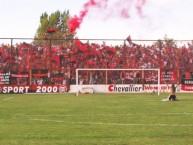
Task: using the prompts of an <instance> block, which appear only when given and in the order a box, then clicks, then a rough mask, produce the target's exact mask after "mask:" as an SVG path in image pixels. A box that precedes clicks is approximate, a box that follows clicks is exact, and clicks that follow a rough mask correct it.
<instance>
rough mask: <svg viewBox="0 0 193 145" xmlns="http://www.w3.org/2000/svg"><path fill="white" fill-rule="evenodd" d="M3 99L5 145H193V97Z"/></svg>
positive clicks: (0, 119) (0, 127) (0, 137)
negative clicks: (168, 99)
mask: <svg viewBox="0 0 193 145" xmlns="http://www.w3.org/2000/svg"><path fill="white" fill-rule="evenodd" d="M167 95H168V94H166V93H165V94H164V93H161V94H160V96H158V95H157V94H148V93H147V94H79V96H76V95H75V94H1V95H0V144H1V145H66V144H67V145H111V144H112V145H192V143H193V105H192V104H193V94H190V93H186V94H177V98H178V99H179V101H173V102H162V101H161V100H162V99H163V98H166V97H167Z"/></svg>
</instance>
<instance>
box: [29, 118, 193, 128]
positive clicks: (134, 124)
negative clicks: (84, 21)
mask: <svg viewBox="0 0 193 145" xmlns="http://www.w3.org/2000/svg"><path fill="white" fill-rule="evenodd" d="M31 120H33V121H42V122H54V123H67V124H86V125H87V124H91V125H114V126H165V127H167V126H168V127H192V126H193V124H136V123H104V122H69V121H63V120H48V119H31Z"/></svg>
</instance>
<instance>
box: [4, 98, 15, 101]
mask: <svg viewBox="0 0 193 145" xmlns="http://www.w3.org/2000/svg"><path fill="white" fill-rule="evenodd" d="M13 98H14V97H9V98H5V99H3V101H7V100H10V99H13Z"/></svg>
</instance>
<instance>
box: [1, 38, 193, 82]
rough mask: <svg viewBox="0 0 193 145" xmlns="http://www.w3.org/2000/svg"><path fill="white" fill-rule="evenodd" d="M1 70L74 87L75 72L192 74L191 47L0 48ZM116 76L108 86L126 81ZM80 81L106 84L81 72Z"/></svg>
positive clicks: (102, 76)
mask: <svg viewBox="0 0 193 145" xmlns="http://www.w3.org/2000/svg"><path fill="white" fill-rule="evenodd" d="M157 42H159V41H157ZM160 42H161V41H160ZM160 44H161V43H160ZM0 68H1V69H0V73H3V72H7V71H11V72H12V73H13V74H29V77H30V74H31V78H32V81H31V83H33V84H38V83H41V84H44V83H45V84H46V83H51V84H66V83H71V84H73V83H75V70H76V68H112V69H113V68H124V69H125V68H160V69H162V70H179V71H180V72H181V73H183V72H192V71H193V45H192V44H190V43H188V44H185V45H183V46H177V45H171V44H170V45H169V44H168V45H167V44H166V45H165V46H162V45H158V43H153V44H151V45H145V44H143V45H141V44H137V43H134V42H133V41H131V39H130V38H129V37H128V39H126V40H124V41H123V44H122V45H116V46H109V45H106V44H105V42H103V43H102V44H97V43H90V42H89V41H88V42H86V43H82V42H81V41H80V40H79V39H74V40H73V41H72V42H69V43H65V44H59V45H41V46H37V45H34V44H33V43H25V42H23V43H19V44H15V45H7V44H0ZM31 70H39V74H45V72H44V73H42V70H47V72H46V74H47V77H45V76H41V75H39V76H38V73H35V74H34V73H31ZM149 73H150V72H149ZM109 75H112V74H109ZM117 75H118V76H119V77H117ZM117 75H112V77H111V79H109V80H108V83H112V82H115V81H116V82H119V83H123V81H126V80H127V79H126V78H129V76H126V74H123V73H122V72H120V73H119V74H117ZM131 75H132V77H133V78H132V79H130V80H132V82H136V83H137V82H139V81H141V80H140V78H141V77H140V73H138V72H132V74H131ZM147 75H152V74H148V73H147ZM113 76H114V77H113ZM39 77H41V78H43V80H42V79H40V78H39ZM79 77H80V83H89V84H97V83H106V82H105V72H98V71H90V72H89V73H88V72H82V74H81V75H80V76H79ZM81 80H83V81H81ZM128 80H129V79H128ZM116 82H115V83H116ZM28 83H30V82H28ZM128 83H129V81H128Z"/></svg>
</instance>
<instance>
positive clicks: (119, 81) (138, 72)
mask: <svg viewBox="0 0 193 145" xmlns="http://www.w3.org/2000/svg"><path fill="white" fill-rule="evenodd" d="M150 85H151V86H153V88H154V90H153V91H152V92H156V93H157V94H158V95H159V94H160V69H95V68H90V69H88V68H79V69H76V95H77V96H78V94H79V93H143V92H148V91H147V90H146V88H147V87H145V86H150ZM155 88H156V89H155Z"/></svg>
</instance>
